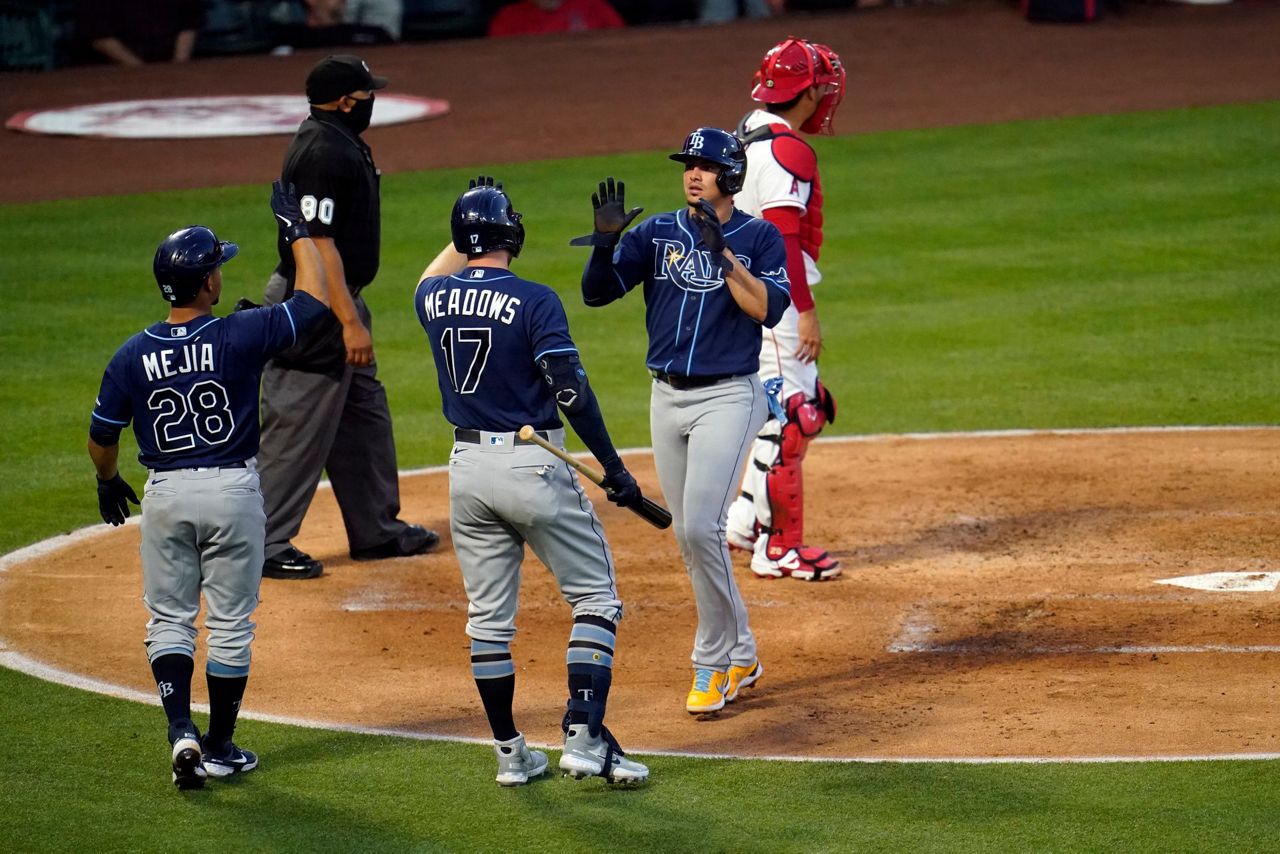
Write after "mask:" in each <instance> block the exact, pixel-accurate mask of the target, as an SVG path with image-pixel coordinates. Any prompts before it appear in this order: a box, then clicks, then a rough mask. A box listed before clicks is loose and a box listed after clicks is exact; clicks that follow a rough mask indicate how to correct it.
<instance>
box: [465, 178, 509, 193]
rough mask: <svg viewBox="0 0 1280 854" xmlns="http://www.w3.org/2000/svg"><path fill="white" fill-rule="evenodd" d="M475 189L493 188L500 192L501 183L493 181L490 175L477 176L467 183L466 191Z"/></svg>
mask: <svg viewBox="0 0 1280 854" xmlns="http://www.w3.org/2000/svg"><path fill="white" fill-rule="evenodd" d="M476 187H493V188H494V189H495V190H501V189H502V182H501V181H495V180H494V179H493V176H492V175H477V176H476V177H474V178H472V179H471V180H470V181H468V182H467V189H468V190H474V189H475V188H476Z"/></svg>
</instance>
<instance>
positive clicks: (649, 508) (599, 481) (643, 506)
mask: <svg viewBox="0 0 1280 854" xmlns="http://www.w3.org/2000/svg"><path fill="white" fill-rule="evenodd" d="M519 435H520V438H521V439H523V440H524V441H526V442H533V443H534V444H535V445H538V446H539V447H542V448H546V449H547V450H548V451H550V452H551V453H553V454H555V455H556V456H557V457H559V458H560V459H562V460H564V461H565V462H566V463H568V464H569V465H571V466H573V467H574V468H575V469H577V470H578V473H579V474H581V475H582V476H583V477H585V478H586V479H587V480H589V481H591V482H592V483H594V484H595V485H596V486H603V485H604V475H603V474H601V473H600V472H598V471H596V470H595V469H593V468H592V467H591V466H589V465H587V464H586V463H584V462H582V461H581V460H578V459H575V458H574V457H572V456H570V455H569V453H568V452H567V451H563V450H561V449H560V448H557V447H556V446H555V445H553V444H551V443H550V442H548V441H547V440H546V439H544V438H542V437H541V436H539V435H538V433H537V431H536V430H534V429H533V428H532V427H530V426H529V425H528V424H526V425H524V426H523V427H521V428H520V434H519ZM627 509H628V510H630V511H631V512H632V513H634V514H636V515H637V516H639V517H640V518H641V519H643V520H645V521H646V522H648V523H649V524H650V525H652V526H653V527H655V528H670V527H671V511H670V510H668V509H667V508H665V507H663V506H662V505H661V504H659V503H658V502H656V501H654V500H652V499H650V498H648V497H647V496H643V495H642V496H641V497H640V503H639V504H637V505H636V506H634V507H628V508H627Z"/></svg>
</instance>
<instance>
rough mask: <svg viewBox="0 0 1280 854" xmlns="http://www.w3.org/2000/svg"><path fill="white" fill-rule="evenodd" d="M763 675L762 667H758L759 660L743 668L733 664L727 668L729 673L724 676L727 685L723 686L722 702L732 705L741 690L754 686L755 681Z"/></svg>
mask: <svg viewBox="0 0 1280 854" xmlns="http://www.w3.org/2000/svg"><path fill="white" fill-rule="evenodd" d="M763 675H764V667H762V666H761V665H760V661H759V659H757V660H756V661H753V662H751V663H750V664H748V665H746V666H745V667H739V666H738V665H736V664H734V665H732V666H730V667H729V672H728V673H726V674H725V676H726V680H727V682H728V685H726V686H725V692H724V700H725V702H726V703H732V702H733V701H734V700H736V699H738V692H739V691H741V690H742V689H743V688H746V687H748V686H750V685H754V684H755V682H756V680H757V679H759V678H760V677H761V676H763Z"/></svg>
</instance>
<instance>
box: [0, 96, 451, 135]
mask: <svg viewBox="0 0 1280 854" xmlns="http://www.w3.org/2000/svg"><path fill="white" fill-rule="evenodd" d="M308 110H309V106H308V104H307V99H306V97H304V96H301V95H219V96H213V97H205V98H149V99H146V100H139V101H112V102H109V103H104V104H85V105H82V106H77V107H59V108H56V109H50V110H29V111H27V112H23V113H18V114H17V115H14V116H12V117H10V118H9V120H8V121H6V122H5V127H7V128H9V129H11V130H17V131H23V132H25V133H39V134H53V135H61V136H91V137H111V138H115V139H196V138H208V137H224V136H265V135H268V134H286V133H288V134H291V133H293V132H294V131H296V130H297V129H298V123H299V122H301V121H302V120H303V119H305V118H306V117H307V113H308ZM447 112H449V102H448V101H444V100H440V99H439V98H419V97H417V96H414V95H382V94H379V95H378V100H377V101H376V102H375V104H374V107H373V120H372V122H371V123H370V124H372V125H373V126H374V127H378V126H381V125H394V124H400V123H402V122H412V121H417V120H419V119H427V118H434V117H436V116H442V115H444V114H445V113H447Z"/></svg>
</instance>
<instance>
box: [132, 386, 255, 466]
mask: <svg viewBox="0 0 1280 854" xmlns="http://www.w3.org/2000/svg"><path fill="white" fill-rule="evenodd" d="M147 408H148V409H150V410H151V411H152V412H158V413H160V414H159V415H157V416H156V420H155V425H154V427H155V431H156V447H158V448H159V449H160V450H161V451H163V452H164V453H166V454H171V453H173V452H175V451H189V450H191V449H192V448H194V447H195V446H196V437H197V436H198V437H199V438H200V440H201V441H202V442H204V443H205V444H206V445H221V444H222V443H223V442H225V441H227V440H228V439H230V438H231V431H232V430H234V429H235V420H234V419H233V418H232V417H231V402H230V400H228V398H227V390H226V389H225V388H223V387H222V386H221V385H219V384H218V383H216V382H214V381H213V380H205V381H204V382H198V383H196V384H195V385H193V386H192V387H191V390H190V391H188V392H187V393H186V394H183V393H182V392H180V391H178V390H177V389H176V388H161V389H156V390H155V391H153V392H152V393H151V397H149V398H147ZM189 414H190V415H194V416H195V418H194V419H193V424H192V428H193V429H194V431H195V432H194V433H192V432H184V431H182V427H183V424H184V422H186V420H187V415H189Z"/></svg>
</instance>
